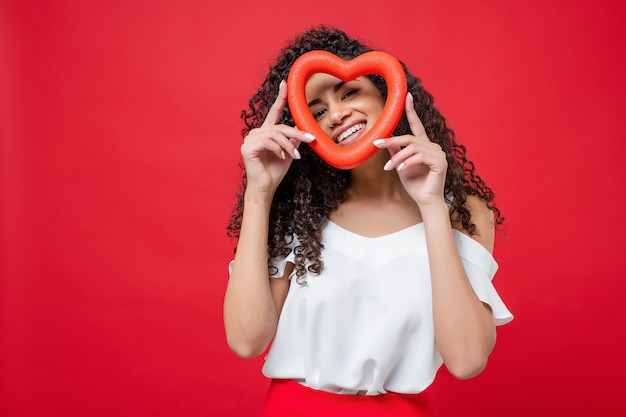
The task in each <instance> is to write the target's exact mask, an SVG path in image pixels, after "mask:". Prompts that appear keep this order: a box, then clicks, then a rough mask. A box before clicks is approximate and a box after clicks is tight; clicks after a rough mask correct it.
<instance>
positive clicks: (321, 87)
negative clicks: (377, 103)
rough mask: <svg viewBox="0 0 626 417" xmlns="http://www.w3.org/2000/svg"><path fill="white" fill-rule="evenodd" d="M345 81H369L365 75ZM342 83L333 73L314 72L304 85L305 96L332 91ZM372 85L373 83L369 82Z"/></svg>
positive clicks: (309, 96)
mask: <svg viewBox="0 0 626 417" xmlns="http://www.w3.org/2000/svg"><path fill="white" fill-rule="evenodd" d="M347 82H350V83H352V82H356V83H361V84H362V83H369V84H371V82H370V81H369V79H368V78H367V77H358V78H356V79H354V80H347ZM342 84H344V81H343V80H341V79H340V78H337V77H335V76H334V75H330V74H326V73H321V72H318V73H315V74H313V75H312V76H311V78H309V80H308V81H307V83H306V87H305V94H306V96H307V98H311V97H314V96H319V95H321V94H323V93H324V92H326V91H329V90H330V91H333V89H335V88H337V87H338V86H341V85H342ZM371 85H373V84H371Z"/></svg>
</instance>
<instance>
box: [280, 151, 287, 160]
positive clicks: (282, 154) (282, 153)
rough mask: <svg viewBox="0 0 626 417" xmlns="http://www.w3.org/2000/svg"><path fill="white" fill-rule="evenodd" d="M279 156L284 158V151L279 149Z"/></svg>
mask: <svg viewBox="0 0 626 417" xmlns="http://www.w3.org/2000/svg"><path fill="white" fill-rule="evenodd" d="M280 157H281V158H283V159H285V158H286V156H285V151H280Z"/></svg>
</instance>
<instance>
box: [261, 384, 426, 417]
mask: <svg viewBox="0 0 626 417" xmlns="http://www.w3.org/2000/svg"><path fill="white" fill-rule="evenodd" d="M429 415H430V413H429V410H428V401H427V400H426V397H425V395H424V394H396V393H387V394H381V395H347V394H335V393H331V392H326V391H321V390H316V389H313V388H309V387H305V386H304V385H302V384H300V383H298V382H296V381H293V380H286V379H273V380H272V383H271V385H270V388H269V391H268V393H267V400H266V402H265V407H264V409H263V412H262V413H261V417H346V416H359V417H385V416H393V417H426V416H429Z"/></svg>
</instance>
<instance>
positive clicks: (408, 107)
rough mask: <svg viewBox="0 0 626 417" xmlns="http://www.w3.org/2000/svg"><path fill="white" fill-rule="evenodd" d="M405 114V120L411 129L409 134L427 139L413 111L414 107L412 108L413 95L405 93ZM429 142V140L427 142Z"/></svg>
mask: <svg viewBox="0 0 626 417" xmlns="http://www.w3.org/2000/svg"><path fill="white" fill-rule="evenodd" d="M405 112H406V119H407V121H408V122H409V127H410V128H411V132H413V135H415V136H417V137H425V138H426V139H428V136H427V135H426V130H424V125H423V124H422V121H421V120H420V118H419V116H418V115H417V112H416V111H415V107H414V106H413V95H412V94H411V93H407V95H406V100H405ZM429 141H430V140H429Z"/></svg>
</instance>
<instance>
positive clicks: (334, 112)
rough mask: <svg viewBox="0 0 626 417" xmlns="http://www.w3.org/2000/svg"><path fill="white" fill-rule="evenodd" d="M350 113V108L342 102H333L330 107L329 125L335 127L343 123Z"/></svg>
mask: <svg viewBox="0 0 626 417" xmlns="http://www.w3.org/2000/svg"><path fill="white" fill-rule="evenodd" d="M349 115H350V108H349V107H348V106H346V105H344V104H342V103H340V102H336V103H333V104H332V105H331V106H330V107H329V109H328V127H331V128H332V127H335V126H337V125H340V124H342V123H343V121H344V120H345V119H346V117H348V116H349Z"/></svg>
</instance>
